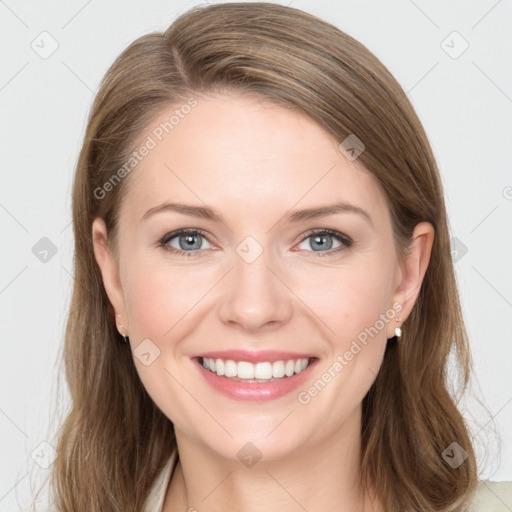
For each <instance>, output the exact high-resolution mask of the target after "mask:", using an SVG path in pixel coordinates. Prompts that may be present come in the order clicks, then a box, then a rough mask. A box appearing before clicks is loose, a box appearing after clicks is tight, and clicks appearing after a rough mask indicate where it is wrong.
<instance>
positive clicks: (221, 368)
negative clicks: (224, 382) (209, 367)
mask: <svg viewBox="0 0 512 512" xmlns="http://www.w3.org/2000/svg"><path fill="white" fill-rule="evenodd" d="M215 366H216V367H217V368H216V370H215V371H216V372H217V375H224V361H223V360H222V359H217V360H216V361H215Z"/></svg>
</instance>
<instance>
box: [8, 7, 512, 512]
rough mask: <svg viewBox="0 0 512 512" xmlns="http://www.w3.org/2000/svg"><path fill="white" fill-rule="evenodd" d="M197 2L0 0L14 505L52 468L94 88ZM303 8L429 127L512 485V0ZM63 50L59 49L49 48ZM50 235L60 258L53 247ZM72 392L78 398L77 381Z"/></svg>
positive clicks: (499, 468) (485, 458)
mask: <svg viewBox="0 0 512 512" xmlns="http://www.w3.org/2000/svg"><path fill="white" fill-rule="evenodd" d="M210 3H213V1H211V2H210ZM280 3H284V2H280ZM287 3H288V0H287ZM193 5H196V3H193V2H185V1H158V0H147V1H144V2H122V1H121V0H109V1H108V2H106V1H104V2H100V1H99V0H89V1H84V0H73V1H66V2H64V1H47V2H37V1H35V0H30V1H24V2H21V1H16V0H5V1H1V0H0V34H1V36H0V37H1V42H2V46H1V49H0V52H1V62H2V66H1V75H0V101H1V103H2V115H3V122H2V124H1V125H0V126H1V128H0V130H1V131H0V143H1V149H2V165H1V169H2V180H1V188H0V222H1V226H2V251H1V256H0V258H1V269H2V272H1V273H0V306H1V313H0V315H1V317H0V321H1V326H2V345H1V347H2V350H1V355H0V364H1V370H0V385H1V390H2V400H1V406H0V430H1V434H0V450H1V452H0V453H1V457H2V459H1V463H0V477H1V480H0V511H13V510H20V509H21V508H22V507H25V506H27V504H28V502H27V499H28V496H29V490H30V485H31V482H32V483H33V482H36V483H37V482H38V481H39V480H38V479H40V478H43V477H44V476H45V475H47V474H48V471H49V470H48V469H43V468H44V467H45V466H47V465H49V464H51V461H52V448H51V446H50V445H51V444H52V443H53V439H52V438H51V433H49V428H50V420H51V414H52V411H53V409H54V407H55V404H56V399H55V398H54V397H55V393H56V389H57V382H56V376H57V359H58V357H59V354H60V352H59V350H60V345H61V342H62V338H63V330H64V326H65V317H66V313H67V307H68V302H69V297H70V291H71V286H72V284H73V275H72V270H73V269H72V252H73V236H72V227H71V225H70V220H71V216H70V188H71V181H72V176H73V172H74V166H75V163H76V160H77V155H78V151H79V148H80V144H81V142H82V138H83V134H84V130H85V121H86V115H87V112H88V109H89V107H90V105H91V102H92V99H93V96H94V93H95V91H96V90H97V87H98V84H99V81H100V79H101V77H102V76H103V74H104V73H105V71H106V70H107V68H108V66H109V65H110V64H111V63H112V62H113V60H114V59H115V58H116V57H117V55H118V54H119V53H120V52H121V51H122V50H123V49H124V48H125V47H126V46H127V45H128V44H129V43H130V42H132V41H133V40H134V39H136V38H137V37H139V36H140V35H142V34H144V33H147V32H150V31H153V30H161V29H164V28H166V27H167V26H168V25H169V24H170V23H171V22H172V21H173V19H174V18H175V17H176V16H177V15H178V14H180V13H182V12H184V11H185V10H186V9H188V8H189V7H192V6H193ZM290 5H291V6H293V7H297V8H300V9H303V10H306V11H308V12H310V13H312V14H315V15H318V16H319V17H321V18H323V19H325V20H327V21H329V22H331V23H333V24H335V25H337V26H338V27H339V28H341V29H342V30H344V31H345V32H347V33H348V34H350V35H352V36H353V37H355V38H356V39H358V40H359V41H361V42H362V43H363V44H365V45H366V46H367V47H368V48H369V49H370V50H371V51H373V52H374V53H375V54H376V55H377V57H379V58H380V59H381V60H382V61H383V62H384V64H385V65H386V66H387V67H388V68H389V69H390V71H391V72H392V73H393V74H394V75H395V77H396V78H397V79H398V81H399V82H400V83H401V85H402V86H403V87H404V89H405V90H406V91H407V93H408V96H409V98H410V100H411V101H412V103H413V105H414V106H415V108H416V110H417V112H418V114H419V116H420V119H421V120H422V122H423V123H424V126H425V128H426V131H427V134H428V136H429V138H430V141H431V144H432V147H433V149H434V153H435V155H436V157H437V159H438V163H439V166H440V169H441V173H442V177H443V180H444V185H445V194H446V201H447V207H448V211H449V216H450V225H451V232H452V236H453V237H454V249H456V250H454V253H453V254H454V258H455V260H456V261H457V262H456V270H457V277H458V281H459V284H460V291H461V295H462V301H463V307H464V313H465V317H466V321H467V327H468V331H469V336H470V341H471V345H472V351H473V357H474V363H475V370H476V374H475V376H476V378H477V382H476V383H475V385H474V386H473V395H472V396H473V397H479V398H480V399H481V400H482V401H483V403H484V404H485V407H486V408H487V409H488V412H489V414H488V415H486V413H485V410H484V409H483V408H482V407H481V406H479V405H478V403H477V402H476V401H475V398H471V399H467V400H466V401H465V402H464V404H462V405H461V407H462V408H463V410H464V414H465V416H466V417H467V419H468V421H469V422H470V424H471V425H472V429H473V436H474V437H473V440H474V442H475V444H476V445H477V450H478V455H479V459H480V461H481V462H480V474H481V476H482V477H485V478H491V479H493V480H504V479H508V480H512V404H511V401H512V385H511V384H512V379H511V373H512V368H511V366H512V343H511V342H512V340H511V335H510V332H511V318H512V314H511V313H512V272H511V264H510V262H511V261H512V230H511V222H510V221H511V217H512V215H511V214H512V175H511V172H510V164H511V160H512V158H511V156H512V155H511V153H512V150H511V146H512V144H511V137H510V136H511V133H512V130H511V128H512V115H511V114H512V72H511V68H510V62H511V60H510V56H511V55H512V37H511V33H510V26H511V21H512V4H511V2H510V1H507V0H501V1H496V0H485V1H484V0H482V1H479V2H466V1H458V2H448V1H436V2H429V1H423V0H422V1H420V0H417V1H414V2H413V1H412V0H393V1H386V2H382V1H378V0H372V1H370V0H367V1H355V0H350V1H349V0H346V1H337V2H335V1H334V0H332V1H313V0H307V1H306V0H293V1H292V2H290ZM454 31H456V32H457V33H458V34H453V32H454ZM42 32H47V33H48V34H49V35H45V34H43V35H41V33H42ZM443 41H444V42H443ZM466 44H468V45H469V46H468V48H467V49H466V50H465V51H464V52H463V53H461V52H462V50H464V48H465V46H466ZM52 45H58V48H57V49H56V50H55V51H54V53H53V54H51V55H49V56H48V55H47V53H49V52H50V51H51V50H52ZM459 53H461V54H460V55H459ZM43 57H46V58H43ZM43 237H47V238H48V239H49V240H51V242H52V244H54V246H55V250H56V253H55V255H53V256H52V253H51V252H49V253H48V254H46V255H45V253H44V252H40V251H41V249H40V247H39V245H37V244H38V243H39V244H44V243H48V242H40V240H41V238H43ZM455 239H456V240H455ZM34 246H35V247H36V248H35V249H33V248H34ZM466 251H467V252H466ZM44 257H46V260H47V261H41V259H40V258H43V259H44ZM59 388H60V389H61V390H63V391H64V392H63V397H64V399H65V398H66V395H65V387H64V381H61V382H60V384H59ZM492 418H493V419H492ZM495 431H496V433H495ZM50 432H52V430H51V429H50ZM497 436H499V437H501V445H500V444H498V442H497ZM41 443H43V444H41ZM48 443H49V444H48ZM500 456H501V460H500V459H499V457H500ZM419 463H420V464H421V461H419ZM41 466H43V468H42V467H41ZM510 507H511V510H512V504H510Z"/></svg>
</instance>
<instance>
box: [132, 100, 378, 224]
mask: <svg viewBox="0 0 512 512" xmlns="http://www.w3.org/2000/svg"><path fill="white" fill-rule="evenodd" d="M194 102H195V103H191V102H190V101H189V102H188V104H192V105H194V106H193V107H188V108H184V105H187V102H186V101H185V102H183V103H182V104H176V105H174V106H172V107H166V108H165V109H163V110H162V111H161V112H160V113H159V115H158V116H157V117H155V118H154V119H153V120H152V122H151V123H149V124H148V126H147V128H146V129H145V130H143V132H142V134H141V136H140V137H139V141H141V142H140V144H143V143H144V141H145V142H146V145H147V146H148V147H150V150H149V151H147V152H146V156H144V157H142V158H141V160H140V164H139V165H138V166H137V168H136V169H135V170H134V171H133V172H132V175H131V176H130V180H131V183H130V186H129V190H128V192H127V194H128V196H129V198H127V199H129V201H127V202H128V203H129V204H130V205H131V208H130V212H128V213H130V215H131V214H133V215H135V214H137V215H139V214H140V215H142V214H143V213H144V211H146V209H147V208H150V207H152V206H155V205H156V204H157V203H159V202H165V201H169V200H180V201H183V202H190V203H194V204H200V203H203V204H208V205H214V206H215V207H217V208H220V209H222V210H224V211H226V212H231V211H236V212H238V213H239V214H243V213H245V212H247V213H249V212H250V213H254V212H259V213H261V208H262V206H265V207H266V208H267V210H275V212H276V214H280V215H281V214H282V212H283V211H285V210H287V209H289V208H292V207H293V206H294V205H296V204H298V206H303V207H305V206H308V205H317V204H322V203H326V202H332V203H333V202H336V201H340V200H346V201H350V202H352V203H354V204H355V203H357V204H358V205H360V206H361V205H364V206H365V209H368V210H371V211H374V212H376V213H377V212H378V213H379V215H381V214H384V216H386V211H387V208H386V204H385V199H384V195H383V192H382V190H381V188H380V186H379V185H378V182H377V180H376V179H375V177H374V176H373V175H372V174H371V173H369V172H368V171H367V170H366V169H365V168H364V167H363V166H362V165H361V164H360V163H359V162H358V161H357V160H355V161H349V160H348V159H347V158H346V157H345V155H344V154H343V153H342V152H341V151H340V150H339V147H338V146H339V142H340V141H337V140H336V139H335V138H334V137H333V136H332V135H331V134H329V133H327V132H326V131H325V130H323V129H322V128H321V127H320V125H319V124H317V123H316V122H314V121H313V120H312V119H310V118H309V117H307V116H305V115H303V114H301V113H299V112H297V111H296V110H293V109H289V108H285V107H282V106H278V105H276V104H273V103H270V102H267V101H263V100H261V99H258V98H254V97H248V96H243V95H236V94H230V95H222V96H221V95H219V96H214V97H196V98H195V99H194ZM139 146H140V145H139ZM139 146H137V147H139ZM140 215H139V217H140Z"/></svg>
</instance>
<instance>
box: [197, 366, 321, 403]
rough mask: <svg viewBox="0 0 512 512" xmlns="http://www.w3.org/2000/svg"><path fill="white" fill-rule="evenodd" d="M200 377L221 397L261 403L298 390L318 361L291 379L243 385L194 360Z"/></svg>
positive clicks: (241, 382)
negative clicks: (221, 395) (220, 394)
mask: <svg viewBox="0 0 512 512" xmlns="http://www.w3.org/2000/svg"><path fill="white" fill-rule="evenodd" d="M194 361H195V363H196V365H197V367H198V368H199V371H200V373H201V375H203V377H204V378H205V380H206V382H208V384H210V386H211V387H212V388H214V389H215V390H216V391H219V392H220V393H222V394H223V395H225V396H227V397H229V398H232V399H234V400H241V401H251V402H262V401H267V400H275V399H276V398H280V397H282V396H285V395H287V394H288V393H291V392H292V391H293V390H294V389H296V388H298V387H299V386H300V385H301V384H303V383H304V381H305V380H306V379H307V378H308V376H309V374H310V373H311V368H312V367H313V366H315V364H316V363H317V362H318V359H313V360H312V361H311V362H310V363H309V364H308V367H307V368H306V369H305V370H302V371H301V372H300V373H296V374H294V375H292V376H291V377H283V378H282V379H278V380H274V381H272V382H259V383H258V382H253V383H249V382H247V383H245V382H243V381H240V382H239V381H234V380H231V379H230V378H228V377H223V376H220V375H217V374H216V373H213V372H211V371H209V370H207V369H205V368H204V366H203V365H202V364H201V361H200V359H199V358H195V359H194Z"/></svg>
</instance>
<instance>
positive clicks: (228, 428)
mask: <svg viewBox="0 0 512 512" xmlns="http://www.w3.org/2000/svg"><path fill="white" fill-rule="evenodd" d="M73 220H74V229H75V243H76V246H75V250H76V252H75V279H76V284H75V288H74V292H73V298H72V303H71V307H70V314H69V320H68V325H67V331H66V342H65V363H66V368H67V377H68V382H69V387H70V392H71V397H72V410H71V411H70V413H69V415H68V417H67V419H66V422H65V424H64V425H63V428H62V431H61V435H60V439H59V444H58V446H57V452H58V454H59V456H58V458H57V460H56V462H55V465H54V473H53V480H52V483H53V490H54V497H55V507H56V510H59V511H64V510H66V511H67V510H79V511H81V512H82V511H93V510H95V511H96V510H101V511H102V512H107V511H114V510H116V511H121V510H122V511H129V510H133V511H140V510H145V511H149V510H151V511H154V510H162V511H164V512H167V511H171V510H172V511H174V510H198V511H208V510H221V509H222V510H244V511H249V512H250V511H256V510H258V511H259V510H265V511H273V510H308V511H309V512H314V511H316V510H323V511H326V510H333V511H334V510H337V511H339V510H347V511H348V510H350V511H362V510H365V511H366V510H372V511H398V510H404V511H405V510H407V511H412V510H415V511H437V510H445V511H461V510H465V509H466V508H465V507H467V505H468V504H469V503H470V502H471V500H475V499H480V498H475V497H474V491H475V489H476V487H477V472H476V463H475V456H474V453H473V449H472V447H471V442H470V438H469V435H468V431H467V428H466V426H465V423H464V420H463V418H462V416H461V414H460V413H459V412H458V410H457V408H456V405H455V400H456V398H457V397H454V396H452V395H451V394H450V393H449V392H448V390H447V386H448V382H447V380H448V377H449V378H450V382H451V381H452V380H453V376H452V375H447V370H446V362H447V357H448V354H449V353H450V351H451V350H452V349H453V350H454V352H455V354H456V356H457V360H458V363H459V366H458V369H459V371H460V372H459V373H460V375H459V377H460V383H461V389H460V391H461V392H462V390H463V389H464V386H465V384H466V382H467V379H468V372H469V354H468V343H467V338H466V332H465V328H464V324H463V318H462V314H461V310H460V305H459V298H458V293H457V289H456V284H455V279H454V270H453V264H452V261H451V255H450V245H449V233H448V229H447V220H446V211H445V206H444V200H443V192H442V185H441V182H440V178H439V174H438V170H437V167H436V163H435V161H434V157H433V155H432V152H431V149H430V146H429V143H428V140H427V137H426V135H425V133H424V130H423V128H422V126H421V124H420V122H419V120H418V118H417V116H416V114H415V112H414V110H413V108H412V106H411V105H410V103H409V101H408V99H407V97H406V96H405V94H404V92H403V90H402V89H401V87H400V86H399V85H398V83H397V82H396V80H395V79H394V78H393V77H392V76H391V75H390V73H389V72H388V71H387V69H386V68H385V67H384V66H383V64H382V63H380V62H379V61H378V60H377V59H376V57H375V56H373V55H372V54H371V53H370V52H369V51H368V50H367V49H366V48H365V47H364V46H363V45H361V44H360V43H358V42H357V41H355V40H354V39H352V38H351V37H349V36H348V35H346V34H344V33H343V32H341V31H340V30H338V29H337V28H335V27H333V26H331V25H329V24H328V23H325V22H323V21H321V20H319V19H317V18H315V17H313V16H311V15H308V14H306V13H304V12H301V11H299V10H296V9H292V8H289V7H282V6H279V5H274V4H266V3H260V4H219V5H215V6H208V7H205V8H196V9H193V10H191V11H189V12H188V13H186V14H184V15H183V16H181V17H180V18H179V19H178V20H176V21H175V22H174V23H173V24H172V25H171V26H170V27H169V29H168V30H167V31H165V33H164V34H160V33H154V34H149V35H146V36H143V37H141V38H139V39H138V40H136V41H135V42H134V43H133V44H132V45H130V47H129V48H127V49H126V50H125V51H124V52H123V53H122V55H120V56H119V58H118V59H117V60H116V61H115V62H114V64H113V65H112V67H111V68H110V70H109V71H108V73H107V75H106V76H105V78H104V80H103V83H102V85H101V88H100V91H99V92H98V94H97V97H96V99H95V102H94V105H93V108H92V112H91V114H90V118H89V122H88V126H87V132H86V135H85V140H84V144H83V148H82V150H81V153H80V158H79V162H78V166H77V170H76V177H75V182H74V189H73ZM473 503H474V501H473Z"/></svg>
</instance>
